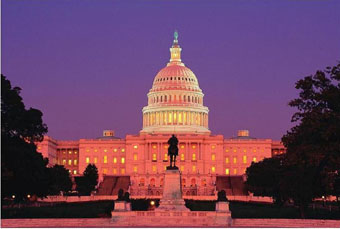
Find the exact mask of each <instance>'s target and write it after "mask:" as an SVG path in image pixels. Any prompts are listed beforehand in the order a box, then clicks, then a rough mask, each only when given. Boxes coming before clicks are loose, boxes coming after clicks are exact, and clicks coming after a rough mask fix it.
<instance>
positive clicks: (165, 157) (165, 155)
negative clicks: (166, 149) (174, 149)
mask: <svg viewBox="0 0 340 229" xmlns="http://www.w3.org/2000/svg"><path fill="white" fill-rule="evenodd" d="M164 160H165V161H167V160H168V154H167V153H165V154H164Z"/></svg>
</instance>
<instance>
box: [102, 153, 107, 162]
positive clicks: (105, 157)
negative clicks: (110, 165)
mask: <svg viewBox="0 0 340 229" xmlns="http://www.w3.org/2000/svg"><path fill="white" fill-rule="evenodd" d="M103 161H104V163H105V164H106V163H107V156H106V155H104V159H103Z"/></svg>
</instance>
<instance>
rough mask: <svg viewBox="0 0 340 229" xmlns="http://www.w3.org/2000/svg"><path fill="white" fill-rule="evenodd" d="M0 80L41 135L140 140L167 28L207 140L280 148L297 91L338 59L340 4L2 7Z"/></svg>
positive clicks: (25, 0)
mask: <svg viewBox="0 0 340 229" xmlns="http://www.w3.org/2000/svg"><path fill="white" fill-rule="evenodd" d="M1 11H2V12H1V13H2V26H1V29H2V31H1V32H2V51H1V52H2V60H1V64H2V69H1V71H2V73H3V74H4V75H6V76H7V78H8V79H9V80H10V81H11V82H12V85H14V86H19V87H21V88H22V94H21V95H22V97H23V99H24V102H25V104H26V106H27V107H34V108H37V109H40V110H41V111H42V112H43V114H44V116H43V120H44V122H45V123H46V124H47V125H48V128H49V132H48V135H50V136H52V137H53V138H55V139H59V140H67V139H69V140H71V139H74V140H76V139H79V138H95V137H98V136H101V135H102V130H103V129H114V130H115V131H116V135H117V136H120V137H125V135H126V134H137V133H138V132H139V131H140V130H141V127H142V108H143V106H145V105H147V97H146V94H147V93H148V91H149V89H150V88H151V86H152V82H153V78H154V77H155V76H156V74H157V72H158V71H159V70H160V69H161V68H163V67H164V66H165V65H166V63H167V62H168V60H169V55H170V54H169V48H170V46H171V44H172V40H173V32H174V30H175V29H177V30H178V32H179V44H180V45H181V47H182V49H183V50H182V60H183V62H184V63H185V64H186V66H187V67H189V68H190V69H191V70H192V71H193V72H194V73H195V74H196V76H197V78H198V80H199V84H200V87H201V89H202V90H203V93H204V94H205V97H204V99H205V100H204V103H205V105H206V106H208V107H209V109H210V113H209V125H210V129H211V131H212V133H213V134H223V135H224V136H225V137H231V136H235V135H236V131H237V130H238V129H248V130H249V131H250V134H251V135H252V136H253V137H258V138H273V139H280V138H281V137H282V135H283V134H284V133H286V131H287V130H288V129H289V128H290V127H291V126H292V124H291V123H290V118H291V116H292V114H293V112H294V109H292V108H289V107H288V105H287V104H288V102H289V100H291V99H293V98H294V97H296V96H297V90H296V89H295V88H294V85H295V82H296V81H297V80H298V79H300V78H302V77H304V76H307V75H310V74H313V73H314V72H315V71H316V70H318V69H321V70H323V69H324V68H325V67H326V66H333V65H335V64H336V61H339V60H340V13H339V12H340V1H336V0H334V1H328V0H325V1H222V0H221V1H211V0H209V1H208V0H206V1H201V0H199V1H198V0H195V1H194V0H193V1H113V0H112V1H108V0H101V1H95V0H91V1H90V0H48V1H43V0H40V1H38V0H21V1H18V0H3V1H2V9H1Z"/></svg>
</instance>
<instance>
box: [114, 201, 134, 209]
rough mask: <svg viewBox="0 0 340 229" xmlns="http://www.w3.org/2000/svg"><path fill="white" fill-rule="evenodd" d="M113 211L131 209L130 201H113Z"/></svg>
mask: <svg viewBox="0 0 340 229" xmlns="http://www.w3.org/2000/svg"><path fill="white" fill-rule="evenodd" d="M114 211H131V203H128V202H126V201H115V209H114Z"/></svg>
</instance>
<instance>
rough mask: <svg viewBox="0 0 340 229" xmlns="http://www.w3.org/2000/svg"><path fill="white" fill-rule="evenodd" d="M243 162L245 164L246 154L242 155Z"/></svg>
mask: <svg viewBox="0 0 340 229" xmlns="http://www.w3.org/2000/svg"><path fill="white" fill-rule="evenodd" d="M243 163H244V164H247V156H246V155H244V156H243Z"/></svg>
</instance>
